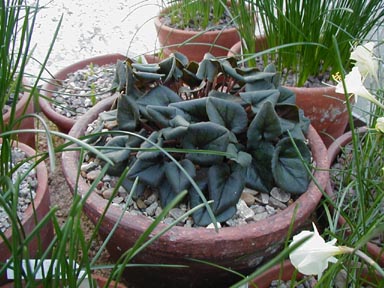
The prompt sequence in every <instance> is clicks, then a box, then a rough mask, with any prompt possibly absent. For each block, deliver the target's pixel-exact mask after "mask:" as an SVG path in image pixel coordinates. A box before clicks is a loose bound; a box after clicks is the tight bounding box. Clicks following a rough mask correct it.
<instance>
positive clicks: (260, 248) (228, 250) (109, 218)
mask: <svg viewBox="0 0 384 288" xmlns="http://www.w3.org/2000/svg"><path fill="white" fill-rule="evenodd" d="M113 101H114V99H112V98H111V99H108V100H105V101H103V102H101V103H99V104H97V105H96V106H95V107H93V108H92V109H91V110H90V111H89V112H88V113H87V114H85V115H84V116H83V117H82V118H81V119H79V120H78V121H77V122H76V124H75V125H74V127H73V128H72V129H71V131H70V135H71V136H74V137H76V138H78V137H79V136H81V135H83V134H84V132H85V130H86V127H87V125H88V123H91V122H92V121H93V120H95V119H96V118H97V117H98V114H99V113H100V112H101V111H105V110H108V109H109V107H110V106H111V105H112V102H113ZM308 138H309V143H310V146H311V148H312V152H313V157H314V161H315V163H316V164H317V167H318V168H319V170H318V171H316V172H315V177H316V178H317V180H318V183H319V184H320V186H321V187H325V185H326V183H328V180H329V175H328V172H327V169H328V168H329V165H328V160H327V150H326V148H325V146H324V144H323V142H322V141H321V140H320V137H319V135H318V134H317V133H316V131H315V129H313V128H312V127H310V129H309V133H308ZM78 159H79V157H78V152H76V151H68V152H65V153H63V156H62V164H63V172H64V175H65V177H66V181H67V183H68V185H69V187H70V189H71V191H72V192H74V191H76V188H75V187H76V180H75V179H76V174H77V172H76V171H77V167H78V163H77V161H78ZM79 180H80V181H79V183H78V185H77V187H78V193H81V194H83V193H86V192H87V191H88V189H89V186H88V185H87V184H86V183H85V181H84V180H83V179H82V178H80V179H79ZM321 197H322V193H321V192H320V190H319V189H318V188H317V187H316V185H315V184H314V183H313V182H311V183H310V185H309V188H308V191H307V192H306V193H304V194H303V195H301V196H300V197H299V198H298V200H296V201H295V203H293V204H292V205H291V206H290V207H289V208H287V209H285V210H283V211H281V212H279V213H277V214H275V215H274V216H271V217H269V218H267V219H265V220H261V221H259V222H257V223H254V224H248V225H245V226H239V227H226V228H222V229H220V231H219V233H216V232H215V231H214V230H212V229H206V228H183V227H173V228H172V229H171V230H170V231H169V232H167V233H166V234H165V235H163V236H162V237H160V239H158V240H157V241H156V242H155V243H153V244H152V245H150V246H149V247H147V248H146V249H145V250H144V251H142V252H141V253H140V254H138V255H137V256H136V257H135V262H137V263H147V264H148V263H165V264H183V265H187V266H189V268H186V269H183V268H180V269H170V268H128V269H126V274H125V275H126V277H127V278H128V279H129V280H130V281H133V280H136V281H137V282H139V283H140V284H141V285H151V284H153V283H156V284H159V285H160V286H157V287H163V286H164V287H189V286H190V287H226V286H227V285H228V284H229V283H233V281H237V280H238V278H236V277H235V276H234V275H233V274H231V273H228V272H226V271H223V270H221V269H218V268H214V267H211V266H208V265H204V264H200V263H196V262H193V261H190V260H188V259H187V258H194V259H202V260H206V261H210V262H213V263H215V264H219V265H223V266H225V267H231V268H233V269H235V270H237V271H242V272H244V273H247V272H250V271H251V270H252V269H254V268H255V267H257V266H258V265H260V264H261V263H263V262H265V261H267V260H269V259H270V257H272V256H273V255H275V254H276V253H277V252H278V251H279V250H280V248H281V246H280V244H282V243H283V242H284V241H285V240H286V235H287V232H288V229H289V225H290V222H291V221H292V219H293V217H294V209H295V207H296V206H298V207H299V209H298V210H297V213H296V215H295V230H296V231H299V230H300V229H302V228H303V227H310V222H309V221H310V215H311V213H312V212H313V211H314V210H315V209H316V206H317V204H318V203H319V201H320V199H321ZM106 202H107V201H106V200H105V199H103V198H102V197H101V196H99V195H97V194H96V193H91V194H90V197H89V199H88V200H87V201H86V204H85V207H84V209H85V213H86V215H87V216H88V217H89V218H90V219H91V220H92V221H93V222H96V221H97V220H98V219H99V218H100V214H101V213H102V211H103V210H104V209H105V205H106ZM120 214H121V209H120V208H118V207H113V206H112V207H110V208H109V210H108V212H107V214H106V217H105V218H104V220H103V225H102V226H101V230H100V234H101V235H102V237H103V238H105V237H106V236H107V235H108V233H109V232H110V231H111V229H112V227H113V225H114V224H115V223H116V221H117V219H118V218H119V217H120ZM150 223H151V220H149V219H148V218H146V217H144V216H132V215H129V214H125V215H124V217H123V219H122V221H121V223H120V225H119V226H118V229H117V231H116V232H115V233H114V235H113V237H112V238H111V240H110V242H109V243H108V250H109V252H110V254H111V255H112V257H113V258H114V259H117V258H118V257H120V256H121V254H122V251H125V250H127V249H129V248H130V247H132V245H133V243H134V242H135V241H136V239H137V238H138V237H139V236H140V235H141V234H142V233H143V232H144V231H145V229H146V228H147V227H148V226H149V225H150ZM164 227H165V225H164V224H160V225H159V226H158V227H157V229H156V232H158V231H159V230H160V229H161V228H164ZM156 232H155V233H156ZM148 275H151V277H148ZM140 276H142V277H141V278H140ZM215 281H217V282H215ZM143 283H144V284H143ZM162 285H163V286H162ZM143 287H150V286H143Z"/></svg>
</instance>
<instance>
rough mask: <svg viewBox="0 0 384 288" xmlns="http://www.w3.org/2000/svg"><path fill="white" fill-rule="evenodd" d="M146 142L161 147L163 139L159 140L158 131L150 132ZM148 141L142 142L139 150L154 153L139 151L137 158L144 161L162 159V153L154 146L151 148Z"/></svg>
mask: <svg viewBox="0 0 384 288" xmlns="http://www.w3.org/2000/svg"><path fill="white" fill-rule="evenodd" d="M148 140H149V141H151V142H153V143H155V144H157V145H158V146H160V147H162V146H163V139H162V138H161V134H160V133H159V132H158V131H154V132H152V134H151V135H150V136H149V137H148ZM149 141H143V142H142V144H141V146H140V148H141V149H154V150H155V151H145V150H141V151H139V152H137V156H136V157H137V158H138V159H140V160H145V161H152V162H154V161H158V160H160V159H161V158H162V157H163V152H161V151H160V150H158V149H157V148H156V147H155V146H153V145H152V144H151V143H150V142H149Z"/></svg>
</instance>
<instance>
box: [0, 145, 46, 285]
mask: <svg viewBox="0 0 384 288" xmlns="http://www.w3.org/2000/svg"><path fill="white" fill-rule="evenodd" d="M17 146H18V147H19V148H20V149H21V150H23V151H24V152H26V153H27V155H29V156H32V155H34V154H35V153H36V152H35V151H34V150H33V149H32V148H30V147H28V146H26V145H25V144H23V143H18V144H17ZM36 173H37V179H38V183H39V185H38V187H37V191H36V197H35V199H34V207H32V205H29V207H28V208H27V210H26V211H25V213H24V219H23V221H22V224H23V229H24V232H25V235H30V233H31V232H32V230H33V229H34V228H35V226H36V225H37V224H38V223H39V221H40V220H41V219H42V218H44V216H45V215H46V214H47V213H48V212H49V211H50V198H49V191H48V172H47V168H46V166H45V164H44V162H41V163H39V164H38V165H37V167H36ZM34 209H35V211H34ZM36 221H37V222H36ZM11 230H12V229H8V230H6V231H5V233H4V234H5V237H6V238H7V239H8V241H11V239H12V231H11ZM52 239H53V227H52V224H51V222H49V224H48V225H45V226H44V227H43V228H42V229H41V230H40V233H39V237H35V238H34V239H33V240H32V241H31V242H30V244H29V246H28V248H29V249H28V251H29V253H30V254H29V257H30V258H33V257H35V256H36V255H37V254H38V251H39V254H42V253H43V252H45V249H46V248H47V247H48V245H49V244H50V243H51V241H52ZM10 256H11V251H10V250H9V248H8V246H7V245H6V243H5V242H4V240H3V239H2V238H1V237H0V262H1V263H4V262H5V261H6V260H7V259H8V258H9V257H10ZM5 279H6V278H5V275H1V276H0V284H2V283H4V281H5Z"/></svg>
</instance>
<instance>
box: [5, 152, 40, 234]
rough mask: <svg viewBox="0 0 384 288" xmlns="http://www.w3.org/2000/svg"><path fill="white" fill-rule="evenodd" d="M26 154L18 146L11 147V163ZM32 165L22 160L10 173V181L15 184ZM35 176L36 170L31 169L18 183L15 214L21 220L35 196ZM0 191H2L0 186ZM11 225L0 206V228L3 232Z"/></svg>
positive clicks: (17, 161) (20, 159)
mask: <svg viewBox="0 0 384 288" xmlns="http://www.w3.org/2000/svg"><path fill="white" fill-rule="evenodd" d="M26 157H27V156H26V154H25V153H24V152H23V151H22V150H20V149H19V148H13V150H12V160H13V165H14V164H16V163H20V162H21V161H24V159H25V158H26ZM32 165H34V164H33V163H32V162H31V161H24V163H23V164H22V165H20V166H19V167H18V168H17V170H16V171H15V173H13V174H12V183H13V184H15V183H16V182H17V181H18V178H19V177H22V175H23V174H25V173H27V172H28V170H29V169H31V166H32ZM37 184H38V182H37V178H36V171H35V169H32V170H31V171H29V173H28V175H27V176H26V177H24V179H23V180H22V181H21V183H20V185H19V189H18V192H19V196H18V197H19V198H18V204H17V216H18V218H19V219H20V220H21V221H22V220H23V218H24V212H25V211H26V210H27V208H28V206H29V205H30V204H31V201H32V200H33V199H34V198H35V196H36V189H37ZM0 193H3V191H1V188H0ZM10 227H11V222H10V220H9V217H8V214H7V213H6V212H5V210H4V207H2V206H0V230H1V231H2V232H5V231H6V230H7V229H8V228H10Z"/></svg>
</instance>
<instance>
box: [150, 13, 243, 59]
mask: <svg viewBox="0 0 384 288" xmlns="http://www.w3.org/2000/svg"><path fill="white" fill-rule="evenodd" d="M167 11H168V10H167V8H166V9H164V10H162V11H161V12H160V14H159V16H157V17H156V18H155V20H154V23H155V28H156V31H157V33H158V35H157V37H158V40H159V43H160V46H161V47H162V52H163V54H164V56H165V57H168V56H169V55H171V54H172V53H173V52H175V51H177V52H180V53H182V54H184V55H185V56H187V57H188V59H189V60H190V61H197V62H199V61H201V60H202V59H203V57H204V54H205V53H207V52H209V53H211V54H212V55H214V56H216V57H220V56H226V55H227V54H228V50H229V48H231V47H232V46H233V45H234V44H235V43H236V42H238V41H240V37H239V34H238V31H237V29H236V28H224V29H222V30H210V31H206V32H204V31H190V30H182V29H176V28H171V27H169V26H167V25H165V24H163V23H162V22H161V20H160V17H161V15H165V14H167ZM182 43H186V44H185V45H183V46H179V45H180V44H182Z"/></svg>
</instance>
